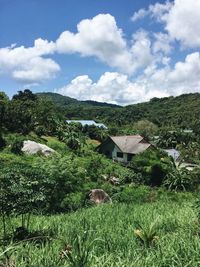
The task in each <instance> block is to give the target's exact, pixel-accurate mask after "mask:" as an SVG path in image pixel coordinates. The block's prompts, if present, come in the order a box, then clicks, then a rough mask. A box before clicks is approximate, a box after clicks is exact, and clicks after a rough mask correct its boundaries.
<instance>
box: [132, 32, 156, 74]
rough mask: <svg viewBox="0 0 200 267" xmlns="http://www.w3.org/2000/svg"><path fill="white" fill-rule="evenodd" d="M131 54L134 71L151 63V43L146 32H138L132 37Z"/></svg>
mask: <svg viewBox="0 0 200 267" xmlns="http://www.w3.org/2000/svg"><path fill="white" fill-rule="evenodd" d="M131 52H132V54H133V62H134V63H133V66H134V69H135V70H137V69H139V68H143V67H146V66H148V65H150V64H151V63H152V62H153V60H154V58H153V55H152V53H151V41H150V39H149V37H148V33H147V32H145V31H142V30H140V31H138V32H136V33H135V34H134V35H133V45H132V47H131Z"/></svg>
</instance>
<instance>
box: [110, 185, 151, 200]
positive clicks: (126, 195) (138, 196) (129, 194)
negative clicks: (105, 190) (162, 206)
mask: <svg viewBox="0 0 200 267" xmlns="http://www.w3.org/2000/svg"><path fill="white" fill-rule="evenodd" d="M149 194H150V188H149V187H147V186H142V185H141V186H138V187H135V186H126V187H124V188H122V191H121V192H119V193H116V194H115V195H114V196H113V200H114V201H117V202H122V203H127V204H130V203H143V202H146V201H147V200H148V197H149Z"/></svg>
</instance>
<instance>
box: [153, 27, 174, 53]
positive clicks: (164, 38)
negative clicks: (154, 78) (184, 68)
mask: <svg viewBox="0 0 200 267" xmlns="http://www.w3.org/2000/svg"><path fill="white" fill-rule="evenodd" d="M154 38H155V42H154V44H153V52H154V53H158V52H163V53H164V54H166V55H167V54H170V53H171V51H172V50H173V46H172V45H171V42H172V40H171V38H170V37H169V35H168V34H166V33H162V32H159V33H154Z"/></svg>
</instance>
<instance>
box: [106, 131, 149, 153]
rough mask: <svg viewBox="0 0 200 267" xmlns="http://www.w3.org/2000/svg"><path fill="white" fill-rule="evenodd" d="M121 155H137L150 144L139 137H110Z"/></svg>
mask: <svg viewBox="0 0 200 267" xmlns="http://www.w3.org/2000/svg"><path fill="white" fill-rule="evenodd" d="M110 138H111V139H112V141H113V142H114V143H115V144H116V145H117V146H118V148H119V149H120V150H121V151H122V152H123V153H128V154H138V153H141V152H144V151H145V150H146V149H147V148H149V147H150V146H151V144H149V143H147V142H146V141H145V140H144V138H143V137H142V136H140V135H125V136H110Z"/></svg>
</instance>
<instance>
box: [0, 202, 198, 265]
mask: <svg viewBox="0 0 200 267" xmlns="http://www.w3.org/2000/svg"><path fill="white" fill-rule="evenodd" d="M154 221H157V223H156V228H155V232H156V236H158V238H157V240H156V242H155V243H154V245H153V246H144V245H143V243H141V242H138V240H137V238H136V236H135V235H134V230H135V229H137V227H138V222H139V224H140V226H141V227H144V229H148V227H149V226H150V225H151V224H152V223H153V222H154ZM15 225H17V219H15ZM31 229H32V231H40V230H41V229H42V230H43V233H45V234H47V235H49V239H47V240H46V242H37V241H36V240H32V241H31V242H30V241H24V242H21V243H18V244H17V245H14V244H10V246H13V247H12V249H10V250H9V251H8V253H9V255H8V257H9V258H10V260H11V261H12V262H14V263H15V264H16V266H17V267H38V266H40V267H42V266H45V267H61V266H63V267H65V266H73V267H78V266H79V267H85V266H92V267H104V266H105V267H118V266H119V267H123V266H124V267H125V266H126V267H168V266H169V267H175V266H176V267H199V266H200V254H199V251H200V237H199V228H198V226H197V219H196V214H195V213H194V212H193V209H192V202H189V201H186V202H182V203H176V202H171V201H170V202H169V203H166V202H164V201H159V202H155V203H144V204H142V205H140V204H135V205H134V204H130V205H126V204H105V205H102V206H96V207H93V208H88V209H85V210H80V211H78V212H75V213H71V214H65V215H55V216H49V217H48V216H35V217H34V218H33V220H32V224H31ZM8 247H9V246H7V248H8ZM3 249H5V248H3V247H2V248H1V251H0V255H1V256H0V257H1V258H0V259H1V261H2V263H3V262H4V261H5V255H3V254H2V253H3ZM81 257H83V258H81ZM85 257H86V258H85ZM70 258H72V259H70ZM82 259H83V260H82ZM81 262H82V263H83V264H81ZM0 266H1V264H0ZM2 266H3V265H2Z"/></svg>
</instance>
